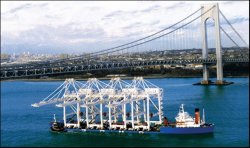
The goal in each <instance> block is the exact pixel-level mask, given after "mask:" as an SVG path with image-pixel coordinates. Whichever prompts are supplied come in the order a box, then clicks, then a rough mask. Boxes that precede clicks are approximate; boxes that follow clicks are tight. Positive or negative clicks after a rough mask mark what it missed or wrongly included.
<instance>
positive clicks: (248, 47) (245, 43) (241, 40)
mask: <svg viewBox="0 0 250 148" xmlns="http://www.w3.org/2000/svg"><path fill="white" fill-rule="evenodd" d="M219 11H220V10H219ZM220 14H221V15H222V16H223V18H224V19H225V20H226V22H227V24H228V25H229V26H230V27H231V28H232V29H233V31H234V32H235V33H236V34H237V35H238V37H239V38H240V39H241V41H242V42H244V43H245V44H246V45H247V47H248V48H249V45H248V44H247V43H246V41H245V40H244V39H243V38H242V37H241V35H240V34H239V33H238V32H237V31H236V29H235V28H234V27H233V25H232V24H231V23H230V22H229V21H228V19H227V18H226V16H225V15H224V14H223V13H222V12H221V11H220ZM223 32H224V31H223Z"/></svg>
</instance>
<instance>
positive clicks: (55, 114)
mask: <svg viewBox="0 0 250 148" xmlns="http://www.w3.org/2000/svg"><path fill="white" fill-rule="evenodd" d="M54 121H55V122H56V114H54Z"/></svg>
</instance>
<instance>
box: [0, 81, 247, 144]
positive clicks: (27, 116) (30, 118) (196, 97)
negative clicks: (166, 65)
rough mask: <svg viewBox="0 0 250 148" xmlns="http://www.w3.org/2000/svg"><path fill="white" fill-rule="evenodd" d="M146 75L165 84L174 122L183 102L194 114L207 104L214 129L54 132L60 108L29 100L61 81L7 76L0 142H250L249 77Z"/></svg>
mask: <svg viewBox="0 0 250 148" xmlns="http://www.w3.org/2000/svg"><path fill="white" fill-rule="evenodd" d="M147 80H148V81H150V82H151V83H153V84H155V85H157V86H159V87H161V88H163V89H164V99H163V103H164V116H167V117H168V119H169V120H172V121H174V117H175V116H176V115H177V113H178V109H179V106H180V104H182V103H183V104H185V110H186V111H187V112H189V113H190V115H192V116H193V115H194V108H195V107H199V108H200V110H202V108H204V109H205V112H206V121H207V122H211V123H214V124H215V131H214V134H208V135H143V134H134V135H133V134H126V135H124V134H118V133H117V134H107V133H95V134H94V133H54V132H51V131H50V129H49V122H50V121H52V120H53V115H54V114H56V115H57V118H58V119H62V108H58V107H55V105H47V106H42V107H40V108H34V107H31V104H33V103H36V102H39V101H41V100H42V99H43V98H45V97H47V96H48V95H49V94H50V93H51V92H53V91H54V90H55V89H56V88H57V87H58V86H60V85H61V84H62V83H63V81H51V82H45V81H43V82H32V81H4V82H1V146H18V147H19V146H33V147H34V146H35V147H42V146H45V147H46V146H81V147H85V146H86V147H87V146H88V147H92V146H93V147H94V146H99V147H100V146H102V147H113V146H114V147H116V146H119V147H135V146H140V147H151V146H155V147H160V146H163V147H170V146H171V147H172V146H182V147H183V146H192V147H193V146H195V147H196V146H213V147H215V146H216V147H217V146H227V147H235V146H249V78H226V80H227V81H231V82H234V84H232V85H228V86H197V85H192V84H193V83H196V82H198V81H200V80H201V79H200V78H163V79H147ZM212 80H214V79H212ZM126 81H127V82H131V80H126ZM81 82H83V83H84V81H81ZM104 82H108V81H107V80H105V81H104ZM201 114H202V113H201Z"/></svg>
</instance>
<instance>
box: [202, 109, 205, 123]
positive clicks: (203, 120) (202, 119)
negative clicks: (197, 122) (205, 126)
mask: <svg viewBox="0 0 250 148" xmlns="http://www.w3.org/2000/svg"><path fill="white" fill-rule="evenodd" d="M202 117H203V119H202V120H203V123H205V110H204V108H203V115H202Z"/></svg>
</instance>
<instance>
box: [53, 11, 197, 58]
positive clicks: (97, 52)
mask: <svg viewBox="0 0 250 148" xmlns="http://www.w3.org/2000/svg"><path fill="white" fill-rule="evenodd" d="M200 10H201V8H199V9H198V10H196V11H194V12H193V13H191V14H190V15H188V16H187V17H185V18H183V19H182V20H180V21H178V22H176V23H175V24H173V25H171V26H169V27H167V28H164V29H162V30H160V31H158V32H155V33H153V34H150V35H148V36H146V37H143V38H140V39H138V40H135V41H132V42H129V43H126V44H122V45H119V46H116V47H112V48H108V49H105V50H101V51H96V52H92V53H89V54H88V56H91V55H93V56H95V54H97V55H100V54H99V53H102V52H105V51H110V50H113V49H117V48H120V47H123V46H126V45H130V44H133V43H136V42H138V41H142V40H144V39H147V38H149V37H152V36H154V35H157V34H159V33H161V32H163V31H165V30H168V29H170V28H172V27H174V26H176V25H178V24H180V23H181V22H183V21H185V20H186V19H188V18H190V17H191V16H193V15H194V14H196V13H197V12H199V11H200ZM133 47H134V46H133ZM108 53H110V52H108ZM84 56H86V55H79V56H75V57H71V58H65V59H60V60H54V61H52V62H60V61H63V60H73V59H75V58H82V57H84Z"/></svg>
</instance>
